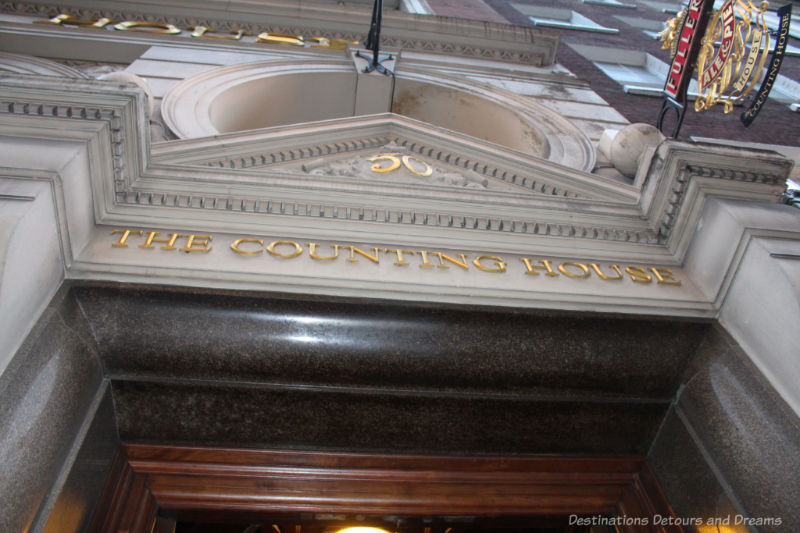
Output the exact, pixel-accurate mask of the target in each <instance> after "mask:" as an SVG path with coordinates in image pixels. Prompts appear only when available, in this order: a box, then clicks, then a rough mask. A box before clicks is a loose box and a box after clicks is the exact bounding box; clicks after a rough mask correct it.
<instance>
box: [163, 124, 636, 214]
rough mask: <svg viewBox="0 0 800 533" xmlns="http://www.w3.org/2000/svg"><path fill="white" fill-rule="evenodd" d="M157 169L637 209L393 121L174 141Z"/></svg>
mask: <svg viewBox="0 0 800 533" xmlns="http://www.w3.org/2000/svg"><path fill="white" fill-rule="evenodd" d="M153 162H154V163H155V164H159V165H161V164H163V165H170V166H172V165H182V166H197V167H204V168H210V169H220V170H222V169H224V170H225V171H226V172H229V173H230V172H233V173H239V174H241V175H261V176H264V175H266V174H269V175H278V176H281V178H283V179H286V178H293V179H294V180H296V183H297V184H298V185H302V184H303V183H306V184H309V185H310V184H314V183H316V184H319V183H320V181H321V180H323V181H324V182H325V183H326V184H327V185H328V186H331V187H336V188H339V189H345V190H346V189H350V190H353V191H356V190H359V189H361V188H362V186H364V185H366V184H369V185H370V186H373V188H372V189H371V190H372V191H373V192H379V191H382V192H385V193H387V194H403V193H408V194H415V195H419V194H424V193H425V192H426V191H427V192H428V193H430V194H434V195H435V194H436V193H437V191H439V192H444V190H447V193H448V194H453V193H454V192H460V193H465V194H478V193H484V196H483V199H484V200H487V201H490V200H491V199H490V198H489V196H494V195H499V196H498V197H497V198H496V200H500V201H508V200H510V199H512V198H514V199H517V200H518V199H519V198H521V197H522V198H524V197H529V198H534V197H535V198H539V199H552V198H561V199H564V198H573V199H582V200H587V201H589V200H593V201H604V202H607V201H615V202H622V203H632V202H634V201H635V199H636V193H635V190H634V189H633V187H631V186H628V185H624V184H621V183H619V182H615V181H612V180H607V179H604V178H602V177H599V176H593V175H591V174H588V173H585V172H581V171H578V170H575V169H570V168H567V167H564V166H562V165H559V164H557V163H553V162H550V161H547V160H544V159H541V158H538V157H535V156H531V155H529V154H524V153H521V152H518V151H515V150H511V149H509V148H506V147H502V146H498V145H496V144H494V143H490V142H485V141H481V140H480V139H476V138H474V137H469V136H466V135H461V134H458V133H456V132H452V131H449V130H446V129H443V128H438V127H436V126H433V125H430V124H425V123H423V122H419V121H416V120H413V119H410V118H407V117H403V116H400V115H395V114H390V113H387V114H383V115H373V116H369V117H357V118H346V119H340V120H332V121H327V122H325V123H322V124H319V125H314V126H304V125H300V126H288V127H277V128H270V129H266V130H260V131H253V132H247V133H235V134H226V135H217V136H214V137H213V138H201V139H191V140H184V141H174V142H170V143H166V144H161V145H156V146H154V149H153ZM470 197H471V196H470ZM464 198H467V197H464ZM502 199H504V200H502Z"/></svg>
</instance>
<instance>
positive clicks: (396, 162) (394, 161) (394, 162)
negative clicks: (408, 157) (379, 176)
mask: <svg viewBox="0 0 800 533" xmlns="http://www.w3.org/2000/svg"><path fill="white" fill-rule="evenodd" d="M398 155H400V154H398V153H391V154H381V155H376V156H373V157H370V158H369V159H367V161H379V162H378V163H375V164H374V165H372V166H371V167H370V169H371V170H372V171H373V172H379V173H384V172H391V171H392V170H396V169H398V168H400V164H401V163H402V162H401V161H400V158H399V157H397V156H398ZM382 159H387V160H389V161H390V162H391V164H390V165H389V166H388V167H382V166H381V164H380V161H381V160H382Z"/></svg>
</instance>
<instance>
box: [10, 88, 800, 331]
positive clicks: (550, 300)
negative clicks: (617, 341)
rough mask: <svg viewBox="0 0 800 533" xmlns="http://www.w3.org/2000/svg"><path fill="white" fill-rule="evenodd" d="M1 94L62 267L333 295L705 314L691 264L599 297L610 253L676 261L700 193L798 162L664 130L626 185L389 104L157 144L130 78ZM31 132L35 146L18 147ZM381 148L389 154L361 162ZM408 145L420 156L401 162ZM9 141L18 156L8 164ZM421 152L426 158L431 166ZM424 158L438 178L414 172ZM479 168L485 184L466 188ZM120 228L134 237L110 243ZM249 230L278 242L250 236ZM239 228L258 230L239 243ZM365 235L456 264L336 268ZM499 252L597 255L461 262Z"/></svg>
mask: <svg viewBox="0 0 800 533" xmlns="http://www.w3.org/2000/svg"><path fill="white" fill-rule="evenodd" d="M0 98H2V101H3V105H2V106H0V130H2V133H3V135H4V136H6V137H7V138H9V139H11V141H10V142H9V143H8V147H7V150H6V152H7V157H6V159H5V161H4V165H5V166H6V167H7V168H5V170H4V174H5V175H6V176H7V177H11V178H13V179H15V180H19V179H28V178H30V179H31V180H41V181H44V182H46V183H51V184H52V198H53V201H54V203H55V206H56V207H55V209H56V214H55V215H56V220H57V221H58V227H59V230H58V231H59V238H60V239H61V242H60V245H61V246H60V249H61V250H62V252H63V256H64V258H63V262H64V265H65V270H66V271H67V273H68V274H67V275H68V276H70V277H75V278H77V279H115V280H119V279H124V280H137V281H147V282H156V283H159V282H165V283H184V282H185V283H188V284H192V283H194V282H195V281H196V280H203V283H207V284H209V286H224V287H239V286H244V285H246V286H248V287H250V286H252V285H250V284H253V283H254V284H256V285H257V286H259V287H262V288H270V289H274V288H276V287H280V288H281V290H284V289H285V290H289V291H292V290H309V287H312V286H313V287H319V288H320V290H321V291H323V292H326V293H328V294H344V295H353V294H356V293H357V292H358V291H360V290H361V289H362V288H363V287H371V290H372V291H373V292H370V293H369V295H370V296H371V297H381V296H385V297H398V295H399V297H400V298H412V297H415V295H420V296H421V297H425V298H428V297H430V293H431V291H433V292H435V296H433V297H434V298H442V299H443V301H453V302H460V301H474V300H473V299H474V298H476V297H478V296H482V297H485V298H489V300H487V301H491V302H492V303H496V304H498V305H507V304H508V302H517V301H518V300H519V301H520V302H522V303H521V305H526V306H527V305H557V306H558V307H559V308H570V309H574V308H580V309H593V310H596V309H599V308H603V309H613V310H617V311H625V310H630V309H632V308H637V309H638V308H642V306H644V308H647V309H648V310H649V311H648V312H659V313H662V312H664V313H670V312H676V313H699V314H700V315H703V316H708V314H709V313H713V312H714V310H715V305H717V302H719V301H721V300H720V298H722V297H723V296H724V289H725V287H726V286H725V285H724V279H723V281H721V282H720V283H723V284H721V285H719V287H714V288H711V289H709V293H708V294H705V293H704V294H700V292H699V291H698V289H697V288H696V287H695V286H694V285H693V284H691V283H689V282H688V281H687V282H686V283H685V287H684V288H683V289H676V290H675V291H673V292H670V293H666V292H657V285H656V284H655V283H654V284H652V285H648V287H650V288H649V289H648V291H649V292H647V293H646V294H645V295H644V299H642V298H640V297H639V296H637V294H636V293H634V292H631V290H629V289H630V287H632V286H633V284H634V283H635V281H631V282H630V283H628V284H626V285H624V286H623V285H620V286H619V287H622V288H621V289H620V290H619V291H616V292H614V294H613V296H609V294H608V292H607V289H608V288H609V287H616V286H617V285H614V283H613V282H612V281H609V280H610V279H616V278H609V277H608V273H609V272H612V271H613V270H614V268H613V267H614V265H616V266H620V265H622V268H625V269H627V268H628V266H627V265H632V266H631V267H630V268H634V267H636V265H664V266H665V267H676V266H680V265H682V264H683V262H684V260H685V258H686V256H687V253H688V250H689V246H690V244H691V242H692V239H693V237H694V235H695V234H696V230H697V227H698V221H699V219H700V216H701V213H702V211H703V206H704V204H705V203H706V200H707V199H708V198H727V199H747V200H749V201H753V200H763V201H770V200H772V201H774V200H776V199H777V198H778V196H779V195H780V192H781V191H782V190H783V182H784V181H785V179H786V177H787V176H788V175H789V172H790V170H791V162H790V161H788V160H786V159H784V158H782V157H780V156H778V155H776V154H774V153H770V152H760V151H753V150H742V149H733V148H725V147H710V146H697V145H693V144H691V143H685V142H679V141H674V140H668V141H665V142H663V143H662V144H661V145H660V146H658V148H657V149H656V150H655V152H654V153H650V154H648V157H647V159H646V161H645V162H644V163H643V164H642V165H640V168H639V174H638V176H637V178H636V180H635V182H634V183H633V184H624V183H619V182H616V181H614V180H610V179H606V178H603V177H600V176H596V175H592V174H590V173H587V172H583V171H580V170H575V169H571V168H567V167H565V166H562V165H559V164H557V163H554V162H552V161H547V160H544V159H541V158H537V157H533V156H530V155H526V154H524V153H521V152H519V151H515V150H513V149H510V148H507V147H503V146H499V145H497V144H492V143H489V142H486V141H482V140H480V139H476V138H475V137H471V136H468V135H461V134H458V133H454V132H452V131H449V130H445V129H443V128H438V127H435V126H431V125H429V124H425V123H422V122H418V121H414V120H413V119H408V118H404V117H398V116H396V115H390V114H386V115H370V116H365V117H358V118H347V119H339V120H333V121H327V122H321V123H313V124H311V123H308V124H298V125H294V126H287V127H276V128H271V129H266V130H250V131H244V132H237V133H229V134H224V135H217V136H214V137H205V138H198V139H191V140H182V141H170V142H165V143H159V144H156V145H153V146H151V145H150V143H149V131H148V130H149V124H148V121H147V114H146V111H145V104H146V99H145V97H144V94H143V93H142V92H141V90H139V89H137V88H135V87H134V86H127V85H123V86H120V85H119V84H116V83H104V82H97V81H88V80H70V79H65V78H46V77H34V76H16V75H6V74H0ZM27 146H30V147H32V148H24V149H23V148H19V147H27ZM384 149H391V150H393V151H392V152H388V153H392V154H398V155H394V156H391V157H390V158H388V159H383V160H373V161H370V159H371V158H373V157H375V156H376V155H381V153H382V150H384ZM69 150H72V152H69V154H67V153H66V152H65V155H64V157H65V159H66V160H67V161H68V162H69V164H57V165H56V164H53V166H52V167H46V166H44V165H47V164H50V163H48V161H50V160H51V159H52V158H53V154H55V153H57V152H60V151H69ZM75 150H79V151H80V154H79V156H75V153H74V151H75ZM404 156H406V157H407V158H408V167H410V169H411V170H413V171H415V172H416V173H415V172H412V171H411V170H409V168H408V167H406V166H405V163H404V160H403V157H404ZM26 158H27V159H26ZM31 158H33V159H35V161H34V162H31ZM392 158H394V159H392ZM20 159H24V160H25V161H28V162H27V163H25V164H24V165H19V164H17V163H15V161H17V160H20ZM397 161H399V165H397V169H394V171H397V170H403V171H405V170H408V171H409V172H410V174H411V175H401V174H398V175H397V176H398V177H397V179H385V178H384V177H383V176H379V177H377V178H373V177H372V176H371V174H369V173H372V165H374V164H376V163H380V164H381V166H380V167H379V168H382V169H383V168H388V166H393V165H395V164H396V163H397ZM423 163H425V165H427V166H425V165H423ZM15 164H17V165H18V166H17V167H15V166H14V165H15ZM387 165H388V166H387ZM428 167H430V170H431V173H430V175H429V176H424V174H426V173H427V170H428ZM32 168H33V169H43V170H36V171H31V170H30V169H32ZM48 168H54V169H55V170H47V169H48ZM26 169H27V170H26ZM434 172H438V173H439V174H434ZM378 174H386V175H388V174H391V172H385V173H378ZM433 176H436V177H437V179H439V181H432V182H429V183H425V182H421V183H417V181H416V180H417V178H426V177H433ZM446 178H447V179H449V180H450V181H447V179H446ZM483 180H486V186H485V188H483V189H480V188H476V187H475V184H479V185H484V183H483ZM522 192H524V193H525V194H522ZM792 222H794V223H795V224H796V221H795V220H792ZM125 228H128V229H125ZM125 231H130V232H133V233H135V234H136V235H138V237H137V239H138V240H136V241H135V242H133V241H132V244H131V245H130V246H126V245H125V244H124V243H123V244H119V243H118V244H119V246H114V245H113V244H111V242H113V239H118V238H122V237H119V235H118V234H119V233H120V232H122V233H123V235H124V232H125ZM165 232H174V233H173V235H183V238H184V240H186V238H188V237H187V235H188V234H191V235H192V236H194V237H196V238H197V240H196V242H194V241H193V242H194V244H192V245H189V244H186V243H184V245H185V246H184V248H182V249H181V251H182V252H186V253H189V252H191V251H195V252H200V253H204V251H205V249H204V248H203V246H205V245H206V244H208V243H211V242H212V239H211V237H212V235H213V237H214V238H213V242H214V253H213V254H210V255H209V256H208V257H209V258H210V259H208V260H207V261H206V260H203V261H199V260H191V258H188V259H187V256H186V255H184V254H181V253H178V251H177V248H175V247H171V246H170V245H164V246H160V247H157V248H159V249H160V250H161V251H164V250H172V251H174V252H175V253H167V252H166V251H164V253H163V254H162V253H160V252H159V253H158V254H149V255H148V254H145V253H144V252H142V253H139V252H136V250H141V249H142V248H144V249H145V251H146V250H147V249H148V248H154V247H152V246H150V245H149V244H148V239H150V238H151V237H152V238H163V237H157V235H162V234H164V233H165ZM145 233H147V234H148V235H150V237H146V236H145ZM795 233H796V231H794V230H793V232H791V234H792V235H794V234H795ZM776 235H777V234H776ZM175 238H178V237H175ZM242 239H244V240H242ZM261 241H263V242H264V244H265V246H266V245H267V243H271V244H270V246H272V248H269V249H265V250H267V251H264V250H261V251H259V250H258V249H253V247H252V245H253V243H258V242H261ZM156 242H165V241H156ZM166 242H171V241H166ZM236 242H239V243H242V242H248V243H250V245H249V247H246V248H243V249H240V252H239V255H236V256H231V255H230V254H233V253H234V252H235V250H234V252H231V251H230V250H231V249H232V248H231V246H232V245H234V244H235V243H236ZM295 245H296V247H297V248H301V249H302V248H303V247H312V245H313V250H312V249H311V248H309V254H312V253H316V254H317V256H319V257H321V259H319V261H320V262H319V263H318V265H319V266H320V268H325V270H324V271H323V270H319V271H316V270H315V271H311V270H309V271H298V270H295V269H294V268H293V267H292V265H294V264H297V263H274V265H273V266H274V267H275V268H277V267H278V266H279V265H282V266H281V268H283V269H284V270H281V271H280V272H278V271H274V272H268V273H264V272H263V271H262V269H263V268H264V264H263V263H262V262H260V261H259V260H251V261H247V262H246V263H243V262H242V261H244V260H245V258H246V257H250V258H255V257H266V256H267V255H270V256H273V255H277V256H279V257H283V258H290V257H295V255H294V254H295V253H296V252H293V251H292V250H293V249H295ZM275 246H279V247H280V249H279V250H275V249H273V248H274V247H275ZM372 247H374V248H375V249H376V250H377V249H380V250H383V251H382V252H381V253H382V254H384V255H385V254H388V253H394V252H392V250H400V251H405V250H406V247H409V248H408V249H411V248H410V247H413V249H414V250H419V257H422V258H425V257H428V258H430V257H431V255H430V254H434V253H436V254H438V253H441V254H442V255H441V259H442V261H444V260H445V257H447V258H449V259H446V260H447V261H452V264H450V265H444V267H447V268H444V267H442V268H441V269H440V268H438V267H437V269H436V272H439V271H441V272H446V271H447V272H451V273H453V277H452V280H451V282H450V283H449V284H444V285H441V284H440V283H438V282H437V280H436V279H434V278H430V277H429V278H426V279H421V278H420V279H418V278H419V276H417V275H414V276H411V278H410V279H406V278H403V279H400V278H398V279H397V280H395V281H391V280H393V279H394V277H392V276H395V277H397V276H400V275H401V274H402V272H406V270H400V271H395V270H392V269H394V268H400V267H395V264H396V263H399V264H401V265H404V264H405V263H403V260H402V259H401V258H400V257H399V256H398V257H397V259H396V261H395V262H394V263H393V262H388V263H387V262H386V261H383V262H381V264H380V265H379V266H377V267H376V268H381V269H384V270H386V271H385V272H384V270H381V271H380V272H376V276H378V277H377V278H375V279H373V278H369V276H367V277H359V276H361V275H362V274H364V275H365V276H366V270H364V269H360V270H359V269H351V270H346V271H345V270H341V271H340V270H337V269H340V267H341V269H343V268H345V267H346V266H347V265H348V264H350V265H354V264H356V262H357V261H358V258H353V257H351V258H349V259H354V260H355V262H353V261H350V262H348V260H345V259H344V258H343V259H342V261H341V262H340V263H341V264H339V263H336V264H333V263H328V262H325V261H324V259H325V257H324V256H320V255H319V254H325V256H327V255H329V254H333V255H335V254H336V253H337V252H336V250H340V251H341V250H349V252H350V254H351V255H352V254H355V253H356V249H358V250H359V252H358V253H362V252H363V253H364V254H366V255H364V256H362V257H363V258H364V261H362V263H359V264H363V266H366V265H369V264H376V265H377V263H375V261H377V256H376V257H375V259H374V260H373V259H370V258H369V257H367V256H368V255H370V254H371V253H377V252H374V250H373V248H372ZM270 249H271V250H272V251H271V252H270V251H269V250H270ZM119 250H128V251H130V252H131V253H130V254H117V253H116V252H117V251H119ZM209 250H210V249H209ZM323 250H324V251H323ZM422 252H425V254H427V255H424V254H423V253H422ZM342 253H343V257H344V252H342ZM415 253H416V252H415ZM243 254H244V255H243ZM247 254H256V255H247ZM259 254H260V255H259ZM212 256H213V257H212ZM462 256H463V257H462ZM191 257H198V255H191ZM203 257H205V256H203ZM437 257H438V256H437ZM499 257H502V258H503V259H507V260H508V261H509V264H513V265H515V267H514V268H515V269H516V273H517V274H521V275H522V276H523V277H522V279H529V278H525V277H524V275H525V272H523V271H522V270H521V269H523V268H527V267H525V265H527V264H528V263H526V262H525V260H526V259H527V260H529V261H533V263H531V265H533V264H534V263H536V260H537V259H538V258H552V259H553V260H554V261H556V260H557V261H560V262H561V263H559V265H560V266H559V269H561V270H560V271H561V272H565V273H564V274H563V276H562V278H558V279H567V278H569V279H573V278H576V277H577V278H581V279H583V278H584V277H585V276H583V274H582V273H581V272H583V273H587V272H589V268H590V266H589V265H598V266H597V268H598V269H599V268H603V269H604V270H603V271H602V272H605V274H604V276H605V277H602V278H597V277H595V278H593V281H592V282H591V283H590V282H589V281H587V282H586V283H582V282H581V280H580V279H579V280H575V283H574V284H571V285H570V286H569V287H572V288H574V289H575V290H574V292H573V293H570V294H569V295H564V294H562V292H560V290H559V288H558V287H557V286H555V285H552V284H551V285H549V286H548V287H549V290H550V292H549V293H547V294H544V293H542V292H541V290H539V289H538V288H537V287H538V286H530V287H528V289H526V291H524V292H522V293H520V291H519V288H518V287H517V285H516V284H514V283H505V284H504V282H503V280H504V279H510V278H507V277H504V276H498V275H490V274H486V276H483V275H481V276H482V277H481V278H480V283H483V284H482V285H480V286H476V285H471V283H473V281H474V280H472V281H469V283H467V281H468V280H462V279H461V277H463V276H469V275H472V273H473V271H479V272H483V273H486V272H487V270H486V269H487V268H488V271H489V272H492V270H491V264H490V263H487V261H493V260H494V261H500V260H499V259H497V258H499ZM467 258H468V259H469V261H471V262H469V263H468V259H467ZM492 258H495V259H492ZM479 260H480V261H483V263H480V261H479ZM731 260H732V259H731ZM191 261H195V262H194V263H193V262H191ZM215 261H218V262H215ZM315 261H316V259H315ZM475 261H479V263H480V266H475V265H476V263H475ZM502 263H503V268H505V262H502ZM606 263H614V264H609V265H607V264H606ZM271 264H272V263H271ZM425 264H426V265H427V264H429V263H427V262H426V263H425ZM430 264H432V263H430ZM498 264H500V263H498ZM554 264H555V263H554ZM313 265H317V263H313ZM325 265H333V266H330V267H326V266H325ZM469 265H473V266H474V268H473V267H471V266H469ZM487 265H488V266H487ZM581 265H582V266H581ZM562 267H563V269H562ZM533 268H534V267H533V266H531V269H533ZM537 268H545V267H544V266H543V265H540V266H538V267H537ZM570 268H572V270H569V269H570ZM576 268H577V269H579V270H575V269H576ZM584 268H585V269H586V270H583V269H584ZM591 268H595V267H594V266H592V267H591ZM636 268H640V267H636ZM412 270H413V272H422V271H423V270H424V269H422V267H418V268H417V269H409V270H408V272H411V271H412ZM626 271H627V270H626ZM719 271H720V272H727V271H728V269H727V268H722V267H720V269H719ZM370 272H372V271H370ZM494 272H500V270H499V267H498V268H496V269H495V270H494ZM633 272H634V273H635V272H640V271H639V270H635V269H634V270H633ZM384 275H385V276H389V277H388V278H383V277H381V276H384ZM640 275H641V274H640ZM676 275H682V273H680V272H677V273H676ZM226 276H227V277H226ZM598 276H599V274H598ZM390 278H391V280H390ZM530 278H534V276H531V277H530ZM437 279H438V278H437ZM470 279H472V278H470ZM535 279H537V280H538V279H543V278H535ZM682 279H685V278H682ZM387 280H390V281H391V282H389V281H387ZM462 281H463V282H464V283H465V284H464V285H462V284H461V283H462ZM629 281H630V280H629ZM263 283H273V285H263ZM598 284H600V285H601V287H599V286H598ZM625 287H627V289H626V288H625ZM601 289H602V290H601ZM593 291H594V292H593ZM718 295H719V296H718ZM554 302H555V303H554ZM704 314H705V315H704Z"/></svg>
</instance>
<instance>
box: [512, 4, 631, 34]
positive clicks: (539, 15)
mask: <svg viewBox="0 0 800 533" xmlns="http://www.w3.org/2000/svg"><path fill="white" fill-rule="evenodd" d="M511 5H512V6H513V7H514V9H516V10H517V11H519V12H520V13H522V14H523V15H527V16H528V20H530V21H531V22H532V23H533V25H534V26H545V27H551V28H563V29H568V30H582V31H595V32H601V33H619V30H618V29H616V28H606V27H605V26H601V25H600V24H597V23H596V22H595V21H593V20H592V19H589V18H587V17H584V16H583V15H581V14H580V13H576V12H575V11H570V10H568V9H552V8H545V7H539V6H531V5H526V4H511Z"/></svg>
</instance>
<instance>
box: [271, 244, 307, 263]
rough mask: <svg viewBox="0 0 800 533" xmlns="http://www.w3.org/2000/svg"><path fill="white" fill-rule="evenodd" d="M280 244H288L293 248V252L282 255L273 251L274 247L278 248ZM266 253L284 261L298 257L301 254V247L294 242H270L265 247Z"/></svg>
mask: <svg viewBox="0 0 800 533" xmlns="http://www.w3.org/2000/svg"><path fill="white" fill-rule="evenodd" d="M282 244H288V245H289V246H294V252H290V253H286V254H282V253H281V252H277V251H275V247H276V246H280V245H282ZM267 251H268V252H269V253H270V254H272V255H277V256H278V257H283V258H285V259H291V258H293V257H297V256H298V255H300V254H302V253H303V247H302V246H300V245H299V244H297V243H296V242H294V241H272V242H271V243H269V245H268V246H267Z"/></svg>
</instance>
